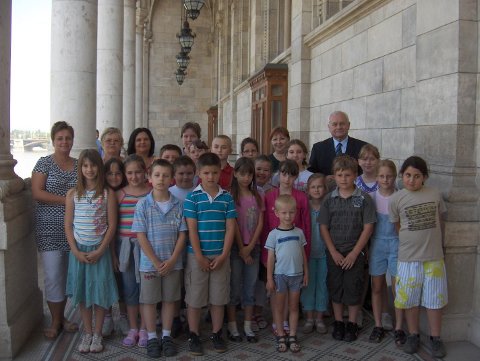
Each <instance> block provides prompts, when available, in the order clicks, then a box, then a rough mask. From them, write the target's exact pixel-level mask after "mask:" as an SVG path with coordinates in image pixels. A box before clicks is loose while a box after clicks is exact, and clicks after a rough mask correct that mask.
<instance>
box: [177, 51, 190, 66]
mask: <svg viewBox="0 0 480 361" xmlns="http://www.w3.org/2000/svg"><path fill="white" fill-rule="evenodd" d="M189 62H190V57H189V56H188V54H187V53H186V52H184V51H181V52H179V53H178V55H177V64H178V67H179V69H182V70H185V69H187V66H188V63H189Z"/></svg>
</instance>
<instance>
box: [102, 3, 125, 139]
mask: <svg viewBox="0 0 480 361" xmlns="http://www.w3.org/2000/svg"><path fill="white" fill-rule="evenodd" d="M122 94H123V1H120V0H98V38H97V128H98V129H99V130H100V132H101V131H102V130H103V129H105V128H107V127H117V128H119V129H122V122H123V121H122V112H123V106H122V103H123V95H122Z"/></svg>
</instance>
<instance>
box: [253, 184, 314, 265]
mask: <svg viewBox="0 0 480 361" xmlns="http://www.w3.org/2000/svg"><path fill="white" fill-rule="evenodd" d="M279 193H280V189H279V188H274V189H272V190H271V191H270V192H268V193H267V194H266V195H265V214H264V217H263V232H262V237H261V239H262V262H263V263H264V265H266V264H267V255H268V252H267V250H266V249H265V248H263V246H264V245H265V241H266V239H267V237H268V234H269V233H270V231H271V230H272V229H274V228H276V227H278V225H279V224H280V221H279V220H278V218H277V216H276V215H275V212H274V206H275V200H276V199H277V197H278V195H279ZM292 197H293V198H295V200H296V201H297V214H296V215H295V222H294V225H295V227H298V228H300V229H301V230H302V231H303V234H304V235H305V239H306V240H307V245H306V246H305V252H306V253H307V258H308V257H309V255H310V246H311V232H312V231H311V228H310V227H311V225H310V210H309V207H308V198H307V196H306V194H305V193H303V192H302V191H299V190H296V189H292Z"/></svg>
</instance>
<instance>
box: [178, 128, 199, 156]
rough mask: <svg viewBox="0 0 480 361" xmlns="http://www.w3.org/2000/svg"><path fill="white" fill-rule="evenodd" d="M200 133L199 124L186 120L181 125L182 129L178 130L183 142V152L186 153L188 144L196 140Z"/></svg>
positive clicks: (188, 147)
mask: <svg viewBox="0 0 480 361" xmlns="http://www.w3.org/2000/svg"><path fill="white" fill-rule="evenodd" d="M201 135H202V128H200V124H198V123H193V122H187V123H185V124H184V125H183V127H182V130H181V132H180V137H181V138H182V144H183V149H182V151H183V154H185V155H188V151H189V149H190V145H192V144H193V142H195V141H196V140H198V139H200V138H201Z"/></svg>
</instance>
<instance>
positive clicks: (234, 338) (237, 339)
mask: <svg viewBox="0 0 480 361" xmlns="http://www.w3.org/2000/svg"><path fill="white" fill-rule="evenodd" d="M227 337H228V339H229V340H230V341H232V342H242V341H243V339H242V336H240V334H238V335H234V334H232V333H231V332H230V331H227Z"/></svg>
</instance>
